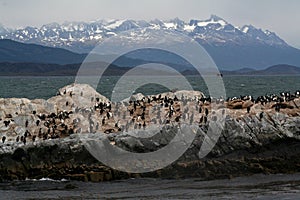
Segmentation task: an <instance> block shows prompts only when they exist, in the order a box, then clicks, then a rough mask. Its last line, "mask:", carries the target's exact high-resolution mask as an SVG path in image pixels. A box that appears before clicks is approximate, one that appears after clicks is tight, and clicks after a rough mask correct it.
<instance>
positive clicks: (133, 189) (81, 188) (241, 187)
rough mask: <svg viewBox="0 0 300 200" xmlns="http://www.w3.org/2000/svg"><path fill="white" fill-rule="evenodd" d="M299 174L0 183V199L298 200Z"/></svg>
mask: <svg viewBox="0 0 300 200" xmlns="http://www.w3.org/2000/svg"><path fill="white" fill-rule="evenodd" d="M299 191H300V175H299V174H293V175H280V174H278V175H254V176H250V177H240V178H234V179H224V180H213V181H201V180H199V179H184V180H161V179H130V180H122V181H112V182H103V183H84V182H74V181H72V182H69V181H59V182H58V181H23V182H20V181H15V182H10V183H0V199H31V200H33V199H51V200H54V199H57V200H58V199H60V200H61V199H272V200H274V199H299V195H300V193H299Z"/></svg>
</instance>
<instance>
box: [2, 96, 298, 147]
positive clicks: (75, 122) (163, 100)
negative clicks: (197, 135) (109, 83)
mask: <svg viewBox="0 0 300 200" xmlns="http://www.w3.org/2000/svg"><path fill="white" fill-rule="evenodd" d="M58 95H69V96H70V97H71V98H72V97H73V96H74V95H75V94H74V93H73V92H72V91H71V92H68V93H67V92H66V91H64V92H63V94H60V93H59V94H58ZM82 95H83V93H82V92H81V96H82ZM299 97H300V91H296V92H295V93H293V94H292V93H290V92H283V93H280V95H274V94H273V95H264V96H259V97H258V98H256V99H255V98H253V97H252V96H240V97H233V98H228V99H227V100H226V101H224V99H222V98H219V99H214V98H210V97H195V98H194V99H189V98H185V97H184V96H181V97H179V98H178V97H177V96H176V95H173V96H172V97H170V96H162V95H161V94H159V95H154V96H146V97H143V98H142V99H140V100H130V101H129V102H118V103H114V102H102V101H100V99H99V98H93V97H92V98H91V102H93V104H94V107H92V108H79V107H74V105H69V102H68V101H66V102H65V105H66V106H68V107H69V108H70V109H69V110H68V111H67V110H63V111H58V112H57V113H47V114H45V113H37V111H32V113H29V115H31V116H32V118H33V119H34V121H33V120H28V119H27V120H26V121H25V123H24V128H25V131H24V134H22V135H17V136H16V137H15V141H16V142H17V143H20V142H21V143H23V144H24V145H25V144H26V143H27V142H28V141H29V140H30V141H32V142H35V141H36V140H37V139H42V140H47V139H55V138H61V137H66V136H69V135H71V134H73V133H84V132H86V131H87V132H91V133H95V132H97V131H102V132H104V133H107V134H109V133H113V132H120V131H125V132H128V131H129V130H130V129H146V127H147V126H149V125H150V124H152V125H155V124H156V125H158V124H174V123H177V124H180V123H190V124H192V123H195V122H196V123H197V124H198V125H199V126H203V125H205V124H207V122H208V116H209V114H210V112H211V111H210V104H211V103H212V102H214V103H217V104H220V103H228V102H233V101H251V102H253V103H254V104H261V105H265V104H268V103H274V104H273V106H272V108H274V109H275V111H276V112H280V109H285V108H290V107H287V104H286V102H291V101H293V100H294V99H296V98H299ZM295 107H296V108H299V107H298V106H297V105H296V104H295ZM250 108H251V107H250V106H249V107H247V112H248V113H249V111H250ZM16 114H17V113H16ZM78 115H81V116H83V117H84V118H83V119H87V121H88V127H87V128H86V127H83V125H82V120H83V119H82V118H79V117H77V116H78ZM259 116H260V118H262V117H263V115H262V113H261V114H260V115H259ZM1 121H2V123H3V125H4V126H5V127H10V126H12V124H14V119H13V117H12V115H11V114H7V115H6V116H5V118H4V119H0V123H1ZM32 127H34V128H32ZM84 128H86V129H84ZM6 140H7V137H6V136H5V135H3V136H2V143H5V142H6Z"/></svg>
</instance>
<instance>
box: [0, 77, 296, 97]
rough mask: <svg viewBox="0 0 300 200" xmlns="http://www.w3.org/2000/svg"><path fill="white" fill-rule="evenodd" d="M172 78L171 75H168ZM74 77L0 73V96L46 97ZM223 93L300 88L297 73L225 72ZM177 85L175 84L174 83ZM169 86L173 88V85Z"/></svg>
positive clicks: (152, 89) (152, 88)
mask: <svg viewBox="0 0 300 200" xmlns="http://www.w3.org/2000/svg"><path fill="white" fill-rule="evenodd" d="M118 78H119V77H103V78H102V79H101V81H100V83H99V84H98V87H97V91H98V92H100V93H101V94H103V95H104V96H107V97H109V96H110V91H112V90H113V87H114V85H113V84H112V83H114V82H116V81H117V80H118ZM187 79H188V81H189V82H190V84H191V85H192V87H193V88H194V89H195V90H199V91H202V92H204V93H205V94H206V95H208V94H209V93H208V90H207V87H206V85H205V83H204V81H203V80H202V79H201V78H200V77H196V76H188V77H187ZM170 80H171V79H170ZM74 81H75V77H71V76H67V77H61V76H59V77H0V97H2V98H10V97H18V98H20V97H25V98H29V99H35V98H43V99H48V98H50V97H52V96H54V95H55V94H56V92H57V90H58V89H59V88H62V87H63V86H65V85H68V84H71V83H74ZM223 81H224V86H225V89H226V96H227V97H233V96H240V95H252V96H255V97H257V96H260V95H265V94H273V93H274V94H279V93H280V92H282V91H290V92H295V91H296V90H300V76H225V77H223ZM174 88H176V84H174ZM174 88H172V89H174ZM165 91H168V90H167V89H166V88H164V87H159V86H157V85H155V84H153V85H148V86H144V87H140V89H138V90H137V91H136V92H142V93H144V94H157V93H160V92H165Z"/></svg>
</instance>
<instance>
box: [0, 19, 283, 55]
mask: <svg viewBox="0 0 300 200" xmlns="http://www.w3.org/2000/svg"><path fill="white" fill-rule="evenodd" d="M136 28H139V29H145V28H146V29H147V30H161V29H162V30H163V29H171V30H176V31H180V32H182V33H185V34H187V35H189V36H191V37H193V38H194V39H196V40H197V41H198V42H200V43H204V44H206V43H210V44H216V45H218V44H226V43H234V44H240V45H243V44H249V43H260V44H268V45H287V44H286V43H285V42H284V41H283V40H282V39H280V38H279V37H278V36H277V35H276V34H275V33H273V32H271V31H268V30H265V31H264V30H261V29H257V28H255V27H254V26H252V25H247V26H243V27H242V28H241V29H240V28H236V27H235V26H233V25H231V24H230V23H228V22H227V21H225V20H224V19H222V18H221V17H218V16H216V15H211V17H210V18H209V19H207V20H190V22H189V23H186V22H185V21H182V20H180V19H179V18H174V19H171V20H159V19H155V20H152V21H143V20H128V19H127V20H125V19H102V20H96V21H93V22H65V23H63V24H58V23H51V24H46V25H43V26H41V27H40V28H35V27H26V28H24V29H18V30H9V29H6V28H4V27H3V26H0V38H3V39H12V40H17V41H20V42H30V43H37V44H42V45H46V46H54V47H62V48H67V49H69V50H73V51H78V52H86V51H87V50H90V49H91V48H92V47H93V46H95V45H96V44H97V43H98V42H101V41H103V40H104V39H105V38H107V37H111V36H113V35H117V34H119V33H121V32H123V31H130V30H133V32H134V29H136ZM133 37H136V36H133ZM78 49H80V50H78Z"/></svg>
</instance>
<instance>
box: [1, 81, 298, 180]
mask: <svg viewBox="0 0 300 200" xmlns="http://www.w3.org/2000/svg"><path fill="white" fill-rule="evenodd" d="M220 119H223V120H221V121H220ZM213 122H214V123H215V125H216V126H219V127H221V132H220V135H219V136H218V137H217V141H216V144H215V145H214V146H213V148H212V150H211V151H210V152H209V153H208V155H207V156H205V157H201V156H200V157H199V151H200V150H201V146H202V145H203V141H204V140H205V137H206V136H207V135H208V132H209V131H211V132H214V128H212V127H211V126H210V124H211V123H213ZM190 127H192V129H193V130H194V132H193V134H194V136H193V137H194V139H193V141H192V143H191V145H189V146H188V148H187V150H186V151H185V152H184V153H183V154H182V155H180V157H179V158H178V159H177V160H176V161H175V162H173V163H172V164H170V165H168V166H167V167H165V168H162V169H159V170H155V171H152V172H148V173H130V172H122V171H120V170H116V169H114V168H111V167H109V166H107V165H105V163H102V162H100V161H98V160H97V159H96V158H95V157H94V156H93V155H91V153H90V151H89V149H88V148H87V145H86V144H85V143H84V140H83V139H82V138H89V140H97V141H100V142H103V143H104V141H106V140H107V141H109V143H108V145H110V146H115V147H119V148H121V149H124V150H125V151H128V152H134V153H139V154H143V153H148V152H155V151H157V150H159V149H161V148H164V147H165V146H167V145H168V143H169V142H170V141H172V139H173V138H174V137H175V136H176V134H178V132H179V130H186V129H187V128H190ZM182 133H183V134H184V131H183V132H182ZM138 134H139V135H142V136H143V137H137V136H136V135H138ZM0 138H1V144H0V180H1V181H6V180H15V179H19V180H23V179H26V178H29V179H40V178H43V177H48V178H53V179H71V180H81V181H95V182H98V181H109V180H116V179H123V178H131V177H155V178H184V177H199V178H203V179H215V178H230V177H235V176H244V175H251V174H255V173H265V174H269V173H296V172H299V166H300V141H299V140H300V93H299V92H296V93H295V94H290V93H283V94H281V95H278V96H277V95H270V96H262V97H258V98H257V99H254V98H253V97H251V96H244V97H239V98H230V99H227V100H224V99H214V98H210V97H205V96H204V95H203V93H201V92H199V91H172V92H167V93H162V94H157V95H150V96H144V95H143V94H136V95H133V96H132V97H130V98H129V99H125V100H123V101H121V102H111V101H110V100H109V99H107V98H106V97H104V96H103V95H101V94H99V93H97V92H96V91H95V90H94V89H93V88H92V87H90V86H89V85H85V84H72V85H68V86H65V87H64V88H61V89H60V90H59V92H58V93H57V96H55V97H52V98H50V99H48V100H44V99H35V100H29V99H16V98H10V99H0ZM164 156H165V157H166V159H167V158H168V157H169V155H168V154H165V155H164ZM111 159H113V158H111ZM118 164H119V165H122V162H121V163H118ZM136 164H140V165H147V163H141V162H137V163H136ZM124 165H125V164H124ZM124 167H126V166H124Z"/></svg>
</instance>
